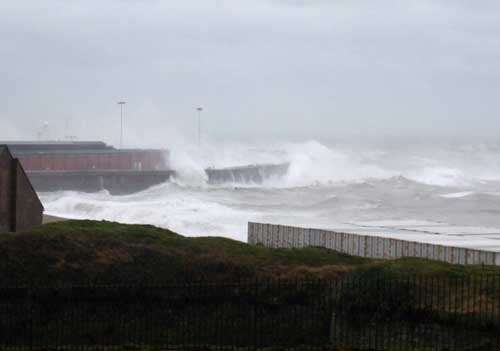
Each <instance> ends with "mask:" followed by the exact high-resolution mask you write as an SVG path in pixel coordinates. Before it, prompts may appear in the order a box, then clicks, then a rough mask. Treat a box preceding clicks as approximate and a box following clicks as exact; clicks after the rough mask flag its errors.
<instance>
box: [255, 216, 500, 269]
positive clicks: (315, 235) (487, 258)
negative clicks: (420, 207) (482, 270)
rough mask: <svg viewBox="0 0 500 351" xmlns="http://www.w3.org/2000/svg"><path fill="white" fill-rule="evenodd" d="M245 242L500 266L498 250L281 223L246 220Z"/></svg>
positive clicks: (276, 246)
mask: <svg viewBox="0 0 500 351" xmlns="http://www.w3.org/2000/svg"><path fill="white" fill-rule="evenodd" d="M248 243H249V244H252V245H257V244H261V245H264V246H267V247H272V248H299V247H305V246H319V247H326V248H328V249H332V250H335V251H339V252H343V253H346V254H349V255H353V256H361V257H369V258H386V259H389V258H399V257H420V258H427V259H431V260H437V261H443V262H448V263H453V264H462V265H468V264H485V265H497V266H500V253H498V252H491V251H482V250H474V249H466V248H461V247H450V246H442V245H434V244H427V243H419V242H413V241H406V240H400V239H391V238H381V237H377V236H370V235H361V234H353V233H339V232H334V231H327V230H321V229H309V228H298V227H290V226H284V225H274V224H263V223H252V222H249V223H248Z"/></svg>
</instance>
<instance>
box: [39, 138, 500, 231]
mask: <svg viewBox="0 0 500 351" xmlns="http://www.w3.org/2000/svg"><path fill="white" fill-rule="evenodd" d="M499 150H500V148H489V149H485V148H475V147H466V148H446V147H441V146H426V148H423V149H422V148H413V149H408V148H406V146H405V147H401V148H383V147H380V148H374V147H370V148H366V147H365V148H363V147H361V146H357V147H351V146H349V145H347V146H345V145H344V146H342V145H340V146H338V145H337V146H327V145H325V144H321V143H319V142H317V141H308V142H304V143H281V144H279V143H274V144H270V145H268V146H265V147H264V146H255V145H244V144H223V145H206V147H204V148H202V149H201V150H200V149H198V148H196V147H185V148H178V149H175V148H172V149H171V164H172V166H173V167H175V169H176V171H177V177H176V179H174V181H173V182H171V183H166V184H161V185H159V186H155V187H153V188H151V189H148V190H145V191H143V192H140V193H137V194H132V195H127V196H112V195H110V194H109V193H107V192H99V193H94V194H84V193H79V192H55V193H44V194H41V198H42V201H43V203H44V205H45V208H46V212H47V213H49V214H53V215H59V216H65V217H71V218H91V219H106V220H113V221H120V222H125V223H147V224H154V225H158V226H161V227H168V228H171V229H173V230H175V231H178V232H180V233H183V234H187V235H194V236H199V235H224V236H228V237H231V238H234V239H238V240H245V239H246V225H247V222H248V221H250V220H256V221H265V222H274V223H288V224H297V225H302V224H308V225H311V226H316V227H318V226H324V227H327V226H328V227H331V226H332V225H336V224H338V223H354V222H360V223H361V222H363V221H367V222H369V221H372V222H373V221H386V223H393V224H394V223H406V224H408V223H411V221H415V223H420V225H421V224H422V223H428V222H429V223H446V224H447V225H451V226H453V225H456V226H464V225H471V226H476V227H492V226H493V227H496V226H500V219H499V217H500V216H498V213H499V211H500V210H499V208H500V203H499V202H498V201H499V200H498V194H499V193H500V182H499V181H498V180H496V178H495V175H497V178H500V166H499V165H500V163H499V162H497V160H498V159H500V151H499ZM283 162H289V163H290V166H289V171H288V173H287V174H286V175H285V176H284V177H282V178H275V179H270V180H268V181H266V182H265V183H264V184H262V185H256V184H227V185H222V186H209V185H208V184H207V177H206V174H205V173H204V171H203V170H204V168H206V167H210V166H212V167H230V166H241V165H247V164H259V163H283ZM497 170H498V174H496V171H497ZM481 196H482V197H481ZM463 198H467V199H469V201H461V199H463ZM408 221H410V222H408ZM382 223H383V222H382Z"/></svg>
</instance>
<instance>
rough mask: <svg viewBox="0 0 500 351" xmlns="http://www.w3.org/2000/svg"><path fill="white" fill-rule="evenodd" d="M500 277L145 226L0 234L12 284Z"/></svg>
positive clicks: (48, 227)
mask: <svg viewBox="0 0 500 351" xmlns="http://www.w3.org/2000/svg"><path fill="white" fill-rule="evenodd" d="M485 271H487V272H496V273H500V267H481V266H467V267H464V266H457V265H450V264H446V263H442V262H435V261H429V260H422V259H413V258H406V259H398V260H390V261H386V260H374V259H366V258H360V257H352V256H348V255H345V254H341V253H338V252H335V251H332V250H327V249H324V248H313V247H309V248H303V249H269V248H265V247H261V246H251V245H247V244H245V243H242V242H238V241H234V240H230V239H226V238H220V237H203V238H187V237H183V236H181V235H178V234H176V233H174V232H172V231H169V230H165V229H160V228H157V227H153V226H146V225H125V224H119V223H112V222H106V221H74V220H72V221H64V222H56V223H49V224H45V225H43V226H40V227H37V228H34V229H33V230H30V231H27V232H23V233H17V234H4V235H1V236H0V273H1V274H2V276H3V277H6V278H8V279H7V280H8V281H42V282H46V283H69V282H85V281H101V282H115V283H133V282H143V281H186V280H187V281H193V280H194V281H198V280H211V281H238V280H247V279H248V280H252V279H268V278H280V279H304V278H307V279H313V278H314V279H316V278H323V279H332V278H335V277H337V276H339V275H344V274H348V273H349V274H350V273H352V272H356V273H357V274H365V275H367V276H374V275H388V276H401V277H404V276H407V275H412V274H420V275H429V276H461V275H466V274H468V275H470V274H472V275H475V274H478V273H483V272H485Z"/></svg>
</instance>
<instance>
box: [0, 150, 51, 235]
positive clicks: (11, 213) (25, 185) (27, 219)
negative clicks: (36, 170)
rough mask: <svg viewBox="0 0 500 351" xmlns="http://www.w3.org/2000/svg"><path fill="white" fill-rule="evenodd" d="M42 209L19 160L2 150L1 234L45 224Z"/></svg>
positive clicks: (0, 183) (0, 175)
mask: <svg viewBox="0 0 500 351" xmlns="http://www.w3.org/2000/svg"><path fill="white" fill-rule="evenodd" d="M42 216H43V206H42V204H41V202H40V200H39V198H38V196H37V194H36V192H35V191H34V189H33V187H32V186H31V183H30V181H29V179H28V177H26V174H25V173H24V170H23V168H22V166H21V164H20V162H19V160H17V159H15V158H13V157H12V155H11V154H10V152H9V151H8V149H7V148H6V147H2V146H0V232H15V231H20V230H25V229H28V228H31V227H33V226H35V225H39V224H41V223H42Z"/></svg>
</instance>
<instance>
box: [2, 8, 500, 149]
mask: <svg viewBox="0 0 500 351" xmlns="http://www.w3.org/2000/svg"><path fill="white" fill-rule="evenodd" d="M0 60H1V65H0V126H1V128H0V138H4V139H5V138H20V137H26V138H29V137H33V136H35V135H36V132H37V131H38V130H39V129H40V127H41V125H42V124H43V121H47V122H48V123H49V128H50V131H51V133H52V137H53V138H58V137H62V136H63V135H64V134H65V133H66V131H65V128H66V127H65V126H66V125H67V126H68V129H69V130H70V133H71V134H75V135H77V136H79V137H80V138H87V139H88V138H100V139H105V140H107V141H111V142H116V141H117V137H118V133H117V129H116V125H117V123H118V121H119V108H118V106H117V105H116V101H117V100H118V99H120V98H125V99H126V100H127V101H128V105H127V107H126V122H127V123H126V128H127V129H126V130H127V137H128V138H129V140H133V141H134V142H139V141H140V140H141V137H142V138H147V137H148V136H151V137H152V138H161V136H163V135H164V136H169V135H172V133H174V132H175V133H178V134H181V135H185V136H186V137H187V138H190V137H192V136H193V133H194V131H195V120H196V114H195V107H196V106H197V105H202V106H204V107H205V110H206V111H204V113H203V120H204V130H205V131H206V133H207V134H210V135H211V136H212V137H214V138H226V137H228V136H230V135H236V136H242V137H248V136H252V135H255V134H262V135H265V136H276V137H280V138H284V137H286V136H295V137H297V136H298V137H301V136H303V137H304V138H315V137H330V136H332V137H333V136H335V135H339V134H345V133H348V134H361V135H373V134H400V133H403V134H412V133H413V134H415V133H416V134H424V135H425V134H436V133H438V134H439V133H445V134H465V135H467V134H474V135H481V134H485V135H492V134H495V133H498V131H499V130H500V115H499V106H500V102H499V97H500V68H499V64H500V1H497V0H496V1H488V0H481V1H466V0H434V1H427V0H404V1H396V0H394V1H381V0H358V1H356V0H354V1H349V0H309V1H300V0H295V1H293V0H251V1H250V0H249V1H243V0H198V1H195V0H182V1H180V0H179V1H169V0H163V1H155V0H106V1H102V0H72V1H69V0H52V1H45V0H4V1H1V2H0Z"/></svg>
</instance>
